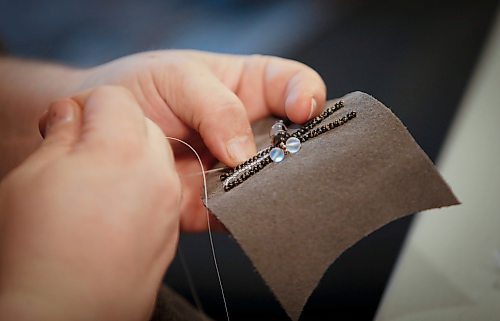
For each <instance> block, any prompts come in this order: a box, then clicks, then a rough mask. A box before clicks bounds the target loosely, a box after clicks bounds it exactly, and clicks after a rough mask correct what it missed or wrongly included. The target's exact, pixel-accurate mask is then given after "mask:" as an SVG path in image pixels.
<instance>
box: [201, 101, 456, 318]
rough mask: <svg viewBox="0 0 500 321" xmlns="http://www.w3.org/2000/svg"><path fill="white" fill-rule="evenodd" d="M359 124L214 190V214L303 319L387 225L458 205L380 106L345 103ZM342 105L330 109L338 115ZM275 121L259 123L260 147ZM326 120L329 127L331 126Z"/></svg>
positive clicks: (214, 180) (212, 183)
mask: <svg viewBox="0 0 500 321" xmlns="http://www.w3.org/2000/svg"><path fill="white" fill-rule="evenodd" d="M342 100H343V101H344V104H345V107H344V108H342V109H341V110H339V111H337V112H336V113H334V114H333V115H332V116H330V118H328V119H329V120H333V119H336V118H340V117H341V116H343V115H344V114H346V113H347V112H349V111H356V112H357V117H356V118H354V119H353V120H351V121H349V122H348V123H346V124H344V125H343V126H341V127H338V128H335V129H333V130H331V131H329V132H327V133H324V134H322V135H320V136H318V137H316V138H313V139H311V140H309V141H307V142H305V143H304V144H302V148H301V150H300V151H299V152H298V153H297V154H295V155H287V156H286V157H285V159H284V160H283V161H282V162H281V163H272V164H270V165H268V166H267V167H266V168H264V169H263V170H262V171H261V172H259V173H257V174H255V175H254V176H252V177H250V178H249V179H248V180H247V181H245V182H244V183H242V184H241V185H239V186H237V187H235V188H234V189H232V190H231V191H229V192H224V191H223V189H222V184H221V182H220V180H219V179H218V175H211V176H210V177H209V181H208V191H209V200H208V207H209V209H210V211H211V212H212V213H214V214H215V215H216V216H217V218H218V219H219V220H220V221H221V222H222V223H223V224H224V225H225V226H226V228H227V229H228V230H229V231H230V232H231V234H232V235H233V236H234V238H235V239H236V240H237V241H238V243H239V244H240V246H241V247H242V248H243V250H244V251H245V253H246V254H247V255H248V257H249V258H250V259H251V261H252V262H253V264H254V265H255V268H256V269H257V270H258V271H259V273H260V274H261V275H262V277H263V279H264V280H265V282H266V283H267V284H268V285H269V287H270V288H271V290H272V292H273V293H274V294H275V295H276V297H277V298H278V300H279V302H280V303H281V305H282V306H283V308H284V309H285V310H286V312H287V313H288V315H289V316H290V318H291V319H293V320H297V319H298V318H299V317H300V314H301V312H302V309H303V307H304V305H305V303H306V301H307V299H308V298H309V296H310V295H311V293H312V291H313V290H314V289H315V288H316V286H317V284H318V282H319V280H320V279H321V277H322V276H323V274H324V273H325V271H326V269H327V268H328V267H329V266H330V264H332V262H333V261H335V259H336V258H337V257H339V256H340V255H341V254H342V252H344V251H345V250H346V249H348V248H349V247H350V246H352V245H353V244H355V243H356V242H357V241H359V240H360V239H362V238H363V237H364V236H366V235H367V234H369V233H371V232H373V231H375V230H376V229H378V228H380V227H381V226H383V225H385V224H387V223H389V222H391V221H393V220H395V219H397V218H400V217H403V216H405V215H409V214H411V213H414V212H418V211H421V210H425V209H430V208H437V207H442V206H449V205H454V204H458V203H459V202H458V200H457V199H456V197H455V196H454V195H453V193H452V191H451V190H450V188H449V187H448V185H447V184H446V183H445V182H444V180H443V179H442V178H441V176H440V175H439V173H438V172H437V171H436V169H435V167H434V165H433V164H432V162H431V161H430V160H429V158H428V157H427V155H426V154H425V153H424V152H423V151H422V149H421V148H420V147H419V146H418V145H417V144H416V142H415V140H414V139H413V138H412V137H411V135H410V134H409V133H408V131H407V130H406V128H405V127H404V125H403V124H402V123H401V122H400V121H399V119H398V118H397V117H396V116H394V114H393V113H392V112H391V111H390V110H389V109H388V108H386V107H385V106H384V105H383V104H381V103H380V102H379V101H377V100H376V99H375V98H373V97H371V96H369V95H367V94H365V93H361V92H355V93H351V94H348V95H346V96H345V97H343V98H342ZM333 103H334V101H329V102H328V106H332V105H333ZM274 121H275V120H274V119H265V120H263V121H261V122H260V123H258V124H256V126H255V128H254V131H255V134H256V136H257V141H258V144H261V146H260V147H265V146H267V145H268V144H269V137H268V131H269V128H270V126H271V125H272V123H273V122H274ZM327 122H328V120H327V121H325V123H327Z"/></svg>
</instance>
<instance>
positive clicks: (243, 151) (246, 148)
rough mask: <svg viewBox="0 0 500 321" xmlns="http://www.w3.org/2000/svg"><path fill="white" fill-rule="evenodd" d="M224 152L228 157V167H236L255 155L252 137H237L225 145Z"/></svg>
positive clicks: (255, 150) (255, 149)
mask: <svg viewBox="0 0 500 321" xmlns="http://www.w3.org/2000/svg"><path fill="white" fill-rule="evenodd" d="M226 151H227V154H228V156H229V164H227V165H229V166H237V165H239V164H241V163H243V162H244V161H246V160H247V159H249V158H251V157H253V156H254V155H255V154H256V153H257V148H256V146H255V142H254V139H253V137H252V135H244V136H238V137H234V138H232V139H230V140H229V141H228V142H227V143H226Z"/></svg>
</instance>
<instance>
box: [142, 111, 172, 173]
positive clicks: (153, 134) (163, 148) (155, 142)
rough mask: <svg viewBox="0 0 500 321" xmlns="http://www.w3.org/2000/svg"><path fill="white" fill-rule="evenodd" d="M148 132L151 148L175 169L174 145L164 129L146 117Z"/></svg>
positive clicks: (163, 161) (170, 167)
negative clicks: (172, 145) (169, 140)
mask: <svg viewBox="0 0 500 321" xmlns="http://www.w3.org/2000/svg"><path fill="white" fill-rule="evenodd" d="M145 120H146V132H147V136H148V142H149V146H150V148H151V150H152V151H153V152H154V153H155V155H158V156H159V157H160V159H161V160H162V163H164V164H166V165H168V166H169V169H170V170H174V171H175V158H174V152H173V151H172V147H171V146H170V143H169V142H168V140H167V138H166V137H165V134H164V133H163V131H162V130H161V129H160V127H158V125H156V124H155V123H154V122H153V121H152V120H150V119H149V118H146V119H145Z"/></svg>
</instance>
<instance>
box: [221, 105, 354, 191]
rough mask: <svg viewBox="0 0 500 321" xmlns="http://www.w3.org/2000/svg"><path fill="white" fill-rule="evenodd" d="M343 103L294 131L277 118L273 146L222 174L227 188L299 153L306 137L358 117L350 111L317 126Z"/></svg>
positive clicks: (272, 131)
mask: <svg viewBox="0 0 500 321" xmlns="http://www.w3.org/2000/svg"><path fill="white" fill-rule="evenodd" d="M342 107H344V103H343V101H339V102H337V103H335V104H334V106H332V107H330V108H327V109H326V110H325V111H323V112H322V113H321V114H320V115H319V116H317V117H315V118H313V119H311V120H310V121H308V122H307V123H306V124H305V125H304V126H302V127H301V128H299V129H298V130H296V131H295V132H293V133H289V132H288V128H287V126H286V125H285V122H284V121H283V120H279V121H277V122H276V123H275V124H274V125H273V126H272V127H271V130H270V133H269V136H270V137H271V139H272V145H271V146H269V147H267V148H265V149H263V150H261V151H259V152H258V153H257V154H256V155H255V156H253V157H252V158H250V159H248V160H246V161H245V162H243V163H242V164H240V165H238V166H236V167H235V168H233V169H230V170H228V171H226V172H224V173H223V174H221V175H220V180H221V182H222V185H223V187H224V191H226V192H227V191H230V190H231V189H233V188H234V187H236V186H238V185H240V184H241V183H243V182H244V181H246V180H247V179H248V178H250V177H251V176H252V175H254V174H256V173H258V172H259V171H261V170H262V169H263V168H264V167H266V166H267V165H269V164H270V163H272V162H275V163H279V162H281V161H283V160H284V159H285V156H286V155H289V154H296V153H297V152H298V151H299V150H300V148H301V145H302V143H304V142H306V141H307V140H309V139H311V138H314V137H317V136H319V135H321V134H323V133H326V132H327V131H330V130H332V129H334V128H337V127H339V126H342V125H343V124H345V123H347V122H348V121H349V120H351V119H353V118H355V117H356V112H355V111H351V112H349V113H347V114H345V115H344V116H342V117H341V118H338V119H335V120H334V121H332V122H330V123H328V124H325V125H322V126H320V127H317V126H318V125H320V124H321V123H322V122H323V121H324V120H325V119H326V118H328V117H329V116H331V115H332V114H333V113H334V112H336V111H338V110H339V109H341V108H342Z"/></svg>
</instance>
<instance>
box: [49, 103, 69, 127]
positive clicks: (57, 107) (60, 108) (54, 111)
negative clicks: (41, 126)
mask: <svg viewBox="0 0 500 321" xmlns="http://www.w3.org/2000/svg"><path fill="white" fill-rule="evenodd" d="M74 119H75V110H74V108H73V106H72V105H71V104H70V103H69V102H60V103H56V104H54V105H52V106H50V108H49V112H48V116H47V125H46V126H45V132H47V131H48V130H49V129H50V128H52V127H54V126H59V125H61V124H64V123H69V122H72V121H73V120H74Z"/></svg>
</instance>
